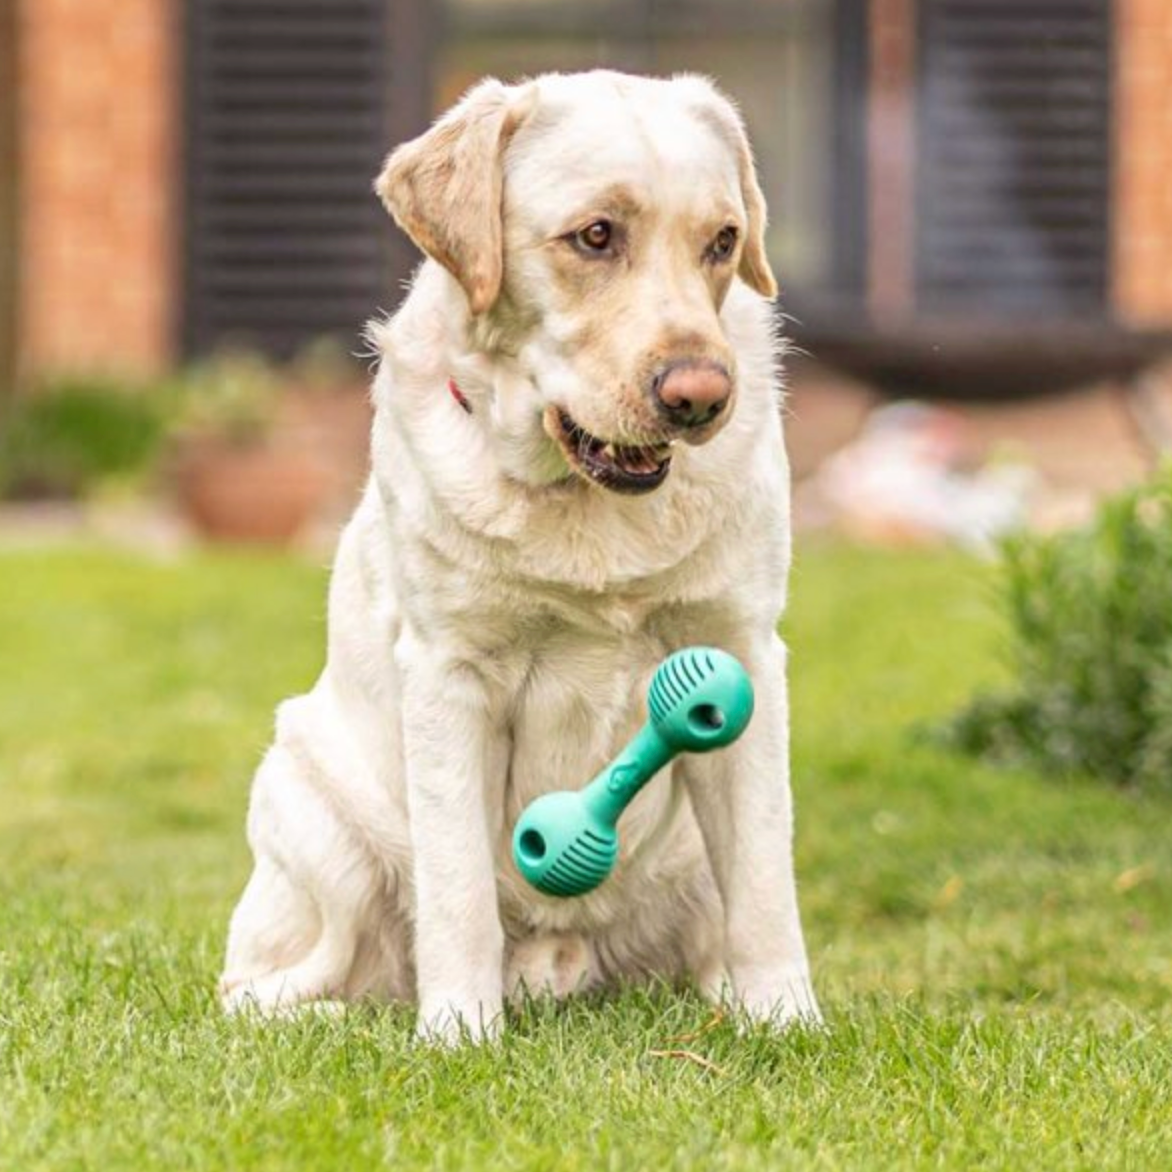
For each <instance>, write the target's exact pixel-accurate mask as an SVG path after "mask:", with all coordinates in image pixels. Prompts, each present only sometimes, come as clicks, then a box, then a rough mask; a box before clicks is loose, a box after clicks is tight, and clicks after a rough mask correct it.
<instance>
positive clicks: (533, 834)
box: [517, 829, 545, 863]
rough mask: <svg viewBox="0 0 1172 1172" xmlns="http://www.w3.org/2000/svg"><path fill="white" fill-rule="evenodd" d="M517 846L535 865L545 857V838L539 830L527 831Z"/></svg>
mask: <svg viewBox="0 0 1172 1172" xmlns="http://www.w3.org/2000/svg"><path fill="white" fill-rule="evenodd" d="M517 845H518V846H519V847H520V849H521V853H522V854H523V855H524V856H525V857H526V859H528V860H529V861H530V862H534V863H535V862H537V860H538V859H541V858H544V857H545V837H544V836H543V835H542V833H541V831H539V830H532V829H531V830H526V831H525V833H524V834H522V835H521V841H520V842H519V843H518V844H517Z"/></svg>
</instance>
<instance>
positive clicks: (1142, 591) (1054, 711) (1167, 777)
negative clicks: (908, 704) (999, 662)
mask: <svg viewBox="0 0 1172 1172" xmlns="http://www.w3.org/2000/svg"><path fill="white" fill-rule="evenodd" d="M1002 549H1003V554H1004V563H1003V568H1002V580H1001V591H1002V601H1003V606H1004V609H1005V611H1006V614H1007V617H1008V620H1009V625H1010V635H1011V644H1010V653H1011V654H1010V662H1011V667H1012V670H1013V674H1014V677H1015V686H1014V688H1013V690H1012V691H1010V692H1008V693H1005V694H1002V695H986V696H980V697H977V698H976V699H975V700H974V701H973V702H972V703H971V704H970V705H969V706H968V708H967V709H965V710H964V711H962V712H961V713H960V714H959V715H957V716H956V717H955V718H954V719H953V720H952V722H951V723H950V725H948V726H947V727H946V728H945V729H944V730H943V735H944V738H945V740H946V741H947V742H948V743H950V744H951V745H953V746H955V747H958V748H961V749H962V750H964V751H967V752H970V753H974V754H979V755H982V756H987V757H991V758H994V759H997V760H1001V761H1009V762H1021V763H1028V764H1030V765H1034V766H1037V767H1041V768H1042V769H1045V770H1047V771H1050V772H1054V773H1069V772H1082V773H1089V774H1093V775H1096V776H1099V777H1103V778H1108V779H1110V780H1113V781H1116V782H1118V783H1120V784H1123V785H1130V786H1136V787H1140V788H1151V789H1164V790H1169V791H1172V467H1169V468H1165V469H1164V470H1163V471H1161V472H1160V474H1159V475H1157V476H1156V477H1155V478H1154V479H1153V480H1152V481H1151V482H1150V483H1148V484H1146V485H1144V486H1143V487H1141V488H1138V489H1135V490H1132V491H1130V492H1127V493H1125V494H1123V495H1121V496H1119V497H1117V498H1114V499H1112V500H1110V501H1107V502H1105V503H1104V504H1103V505H1102V506H1100V509H1099V511H1098V513H1097V515H1096V517H1095V519H1094V520H1093V521H1092V522H1091V523H1090V524H1089V525H1088V526H1086V527H1085V528H1083V529H1080V530H1076V531H1072V532H1068V533H1062V534H1057V535H1053V536H1020V537H1015V538H1013V539H1011V540H1009V541H1006V542H1004V543H1003V546H1002Z"/></svg>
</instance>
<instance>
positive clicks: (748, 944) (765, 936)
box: [687, 635, 819, 1025]
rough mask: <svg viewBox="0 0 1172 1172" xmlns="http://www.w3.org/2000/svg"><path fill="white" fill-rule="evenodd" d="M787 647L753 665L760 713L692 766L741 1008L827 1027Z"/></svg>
mask: <svg viewBox="0 0 1172 1172" xmlns="http://www.w3.org/2000/svg"><path fill="white" fill-rule="evenodd" d="M785 659H786V656H785V646H784V644H782V642H781V640H780V639H778V638H777V636H776V635H771V636H770V637H769V638H768V639H766V640H762V643H761V645H760V646H759V647H757V648H755V649H754V651H753V653H751V654H750V655H748V656H746V667H747V668H748V669H749V672H750V674H751V675H752V678H753V685H754V689H755V691H756V709H755V712H754V715H753V719H752V721H751V722H750V724H749V727H748V729H747V730H746V732H745V734H744V736H743V737H742V738H741V739H740V741H738V742H737V743H736V744H735V745H734V746H732V747H731V748H729V749H727V750H725V751H722V752H718V753H712V754H708V755H706V756H703V757H700V756H697V757H693V758H691V759H690V760H689V761H688V765H687V771H688V777H689V780H690V782H691V786H690V791H691V796H692V801H693V805H694V808H695V811H696V817H697V820H698V821H699V823H700V828H701V832H702V833H703V835H704V841H705V844H706V846H707V848H708V855H709V858H710V860H711V863H712V868H713V872H714V874H715V876H716V881H717V885H718V887H719V889H720V894H721V898H722V900H723V902H724V914H725V940H724V960H725V967H726V970H727V973H728V977H729V978H730V980H731V982H732V994H733V998H734V1000H735V1002H736V1004H737V1005H738V1006H739V1007H740V1008H741V1009H743V1010H745V1011H746V1012H747V1013H748V1014H749V1015H750V1016H751V1017H753V1018H754V1019H756V1020H765V1021H771V1022H774V1023H776V1024H779V1025H780V1024H785V1023H787V1022H789V1021H792V1020H794V1019H796V1018H804V1019H806V1020H809V1021H817V1020H819V1012H818V1003H817V1001H816V1000H815V998H814V993H813V990H812V988H811V986H810V974H809V966H808V964H807V961H806V948H805V943H804V942H803V939H802V926H801V921H800V918H799V915H798V899H797V890H796V885H795V881H794V866H793V805H792V800H791V796H790V785H789V706H788V702H787V694H786V680H785Z"/></svg>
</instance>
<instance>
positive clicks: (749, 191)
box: [680, 75, 777, 300]
mask: <svg viewBox="0 0 1172 1172" xmlns="http://www.w3.org/2000/svg"><path fill="white" fill-rule="evenodd" d="M680 80H684V81H687V82H689V83H691V84H692V85H695V86H696V87H697V91H698V96H699V98H700V101H699V104H698V106H697V112H698V113H699V115H700V117H701V118H703V119H704V120H705V121H707V122H708V124H709V126H711V127H712V128H713V129H714V130H715V131H716V133H717V134H719V135H720V137H721V138H722V139H724V141H725V142H727V143H728V145H729V146H730V147H732V149H733V150H734V151H735V152H736V156H737V169H738V171H739V172H740V180H741V199H742V201H743V202H744V205H745V216H746V218H747V220H748V224H747V226H746V229H745V243H744V247H743V248H742V250H741V261H740V265H739V266H738V268H737V275H738V276H739V277H740V278H741V280H742V281H744V282H745V284H746V285H748V286H749V288H751V289H754V290H756V291H757V292H758V293H760V294H761V296H762V297H768V298H770V299H771V300H772V299H773V298H774V297H776V296H777V280H776V279H775V278H774V276H773V269H772V268H770V265H769V256H768V254H767V253H766V251H765V226H766V222H767V214H766V210H765V196H764V195H762V194H761V185H760V184H759V183H758V182H757V168H756V166H755V165H754V163H753V151H752V148H751V147H750V146H749V136H748V135H747V134H746V133H745V125H744V123H743V122H742V121H741V116H740V115H739V114H738V113H737V110H736V107H735V106H734V105H733V104H732V102H731V101H729V99H728V98H726V97H725V96H724V95H723V94H722V93H721V92H720V91H719V90H718V89H717V88H716V86H714V85H713V84H712V83H711V82H710V81H708V79H707V78H703V77H698V76H695V75H685V76H684V77H683V78H682V79H680Z"/></svg>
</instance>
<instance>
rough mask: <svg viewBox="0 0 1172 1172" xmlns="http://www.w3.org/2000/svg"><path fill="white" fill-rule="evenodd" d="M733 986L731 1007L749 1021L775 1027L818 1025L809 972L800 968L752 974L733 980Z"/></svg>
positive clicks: (820, 1020) (815, 1000)
mask: <svg viewBox="0 0 1172 1172" xmlns="http://www.w3.org/2000/svg"><path fill="white" fill-rule="evenodd" d="M734 987H735V993H734V1003H735V1007H736V1008H737V1009H739V1010H740V1011H741V1012H742V1013H743V1014H744V1015H745V1016H746V1017H747V1018H748V1020H749V1021H751V1022H754V1023H760V1024H764V1025H769V1026H772V1027H774V1028H775V1029H778V1030H782V1029H785V1028H786V1027H787V1026H791V1025H796V1024H801V1025H806V1026H818V1025H821V1024H822V1011H821V1010H820V1009H819V1008H818V999H817V997H815V995H814V987H813V986H812V985H811V984H810V974H809V973H807V972H805V971H804V970H788V971H783V972H779V973H773V974H754V975H753V976H752V977H750V978H749V979H747V980H746V979H744V978H742V979H741V980H740V981H734Z"/></svg>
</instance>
